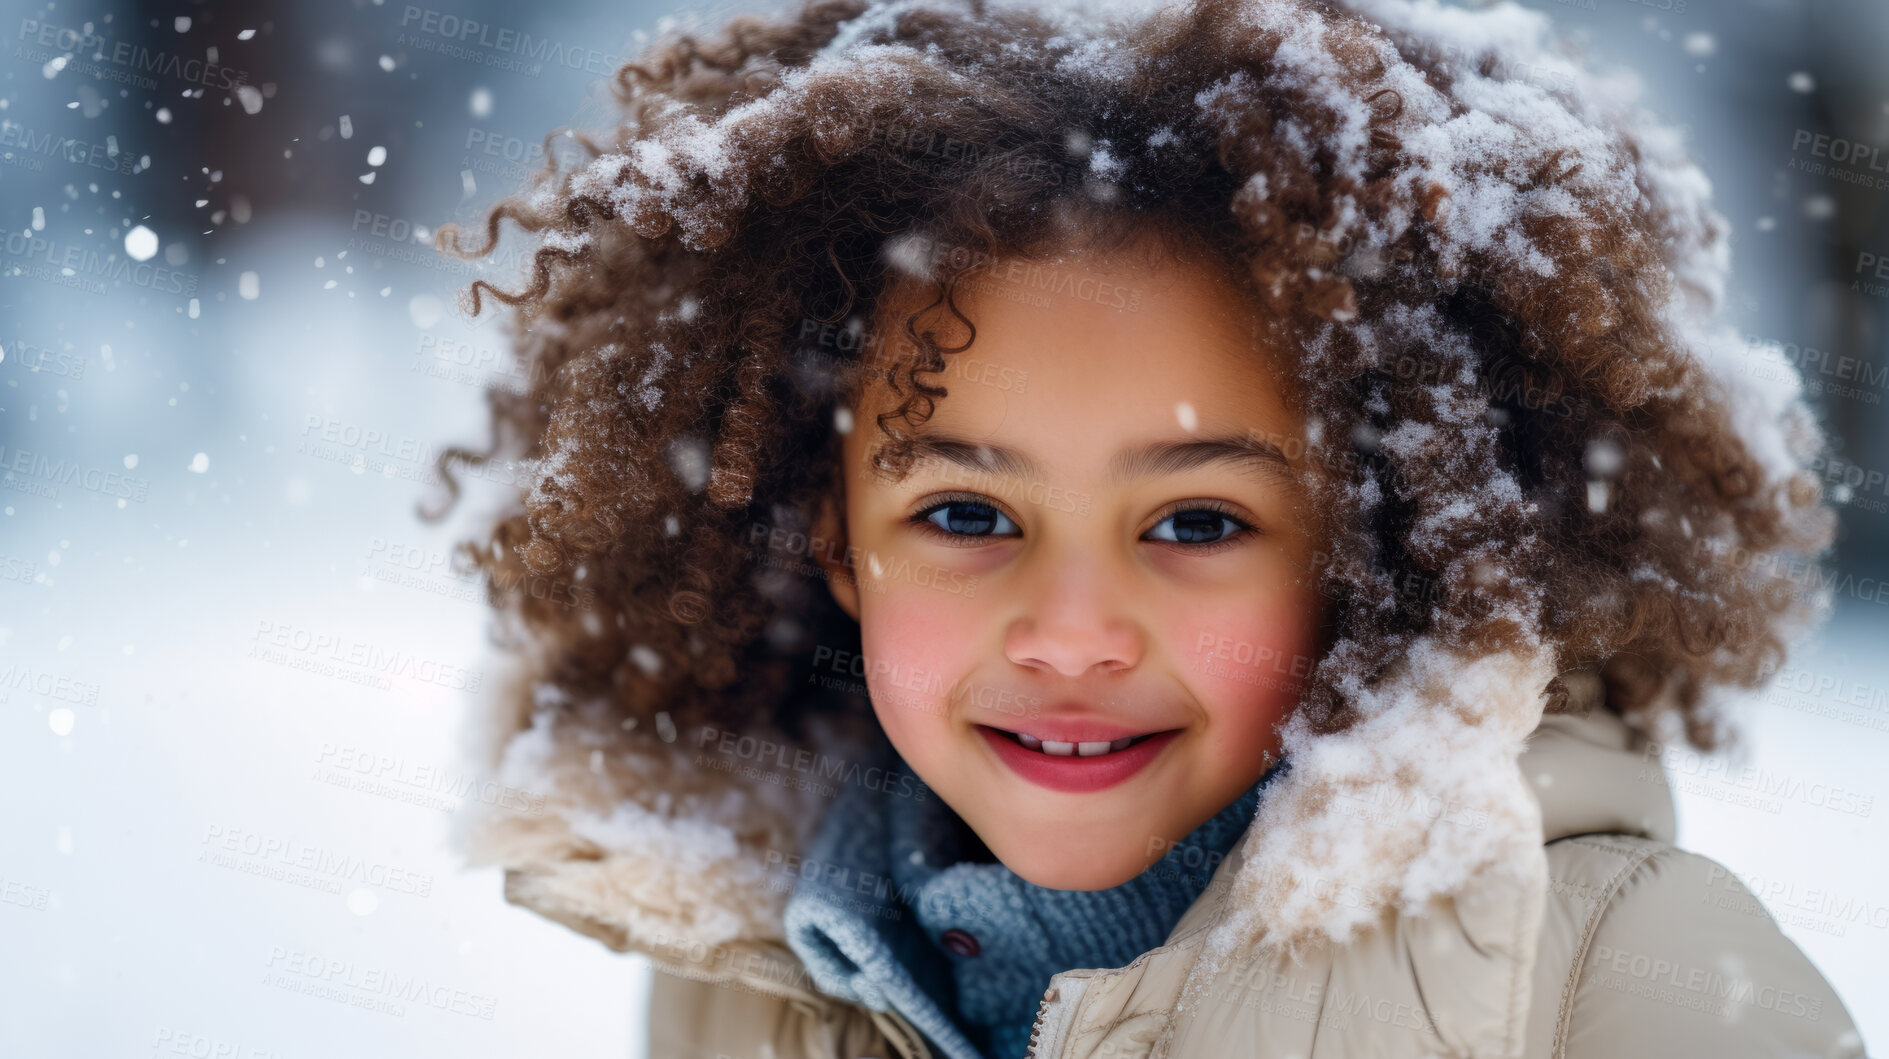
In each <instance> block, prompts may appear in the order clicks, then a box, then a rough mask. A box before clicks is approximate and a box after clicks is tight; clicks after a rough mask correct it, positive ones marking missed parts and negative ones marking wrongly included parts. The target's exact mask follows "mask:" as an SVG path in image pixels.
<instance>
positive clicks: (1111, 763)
mask: <svg viewBox="0 0 1889 1059" xmlns="http://www.w3.org/2000/svg"><path fill="white" fill-rule="evenodd" d="M1137 260H1139V258H1137ZM1030 269H1034V271H1031V270H1030ZM975 276H976V281H975V282H971V283H968V284H967V283H961V284H960V287H959V294H958V297H957V301H958V304H959V306H960V307H962V308H963V309H964V312H965V314H966V315H967V316H968V317H970V319H971V320H972V321H974V322H975V324H976V327H977V333H976V336H975V342H974V343H973V344H972V345H971V347H970V348H969V349H967V350H965V351H963V352H960V353H953V354H947V355H946V358H945V359H946V363H947V368H946V371H945V372H944V373H943V375H942V376H936V375H934V376H929V377H928V378H930V379H931V380H933V381H936V382H938V383H941V384H943V385H944V386H946V387H948V388H949V394H948V396H946V397H945V398H944V399H942V400H940V401H938V402H937V405H936V408H935V410H934V412H933V414H932V416H931V417H930V419H929V420H927V421H926V422H924V423H923V424H921V425H920V426H919V427H918V428H917V429H916V430H915V431H912V433H913V434H914V435H915V436H916V438H917V439H918V443H919V448H918V455H919V458H918V461H917V462H916V463H914V464H913V466H912V470H911V473H910V474H909V476H908V477H906V478H905V479H904V480H903V481H897V482H894V481H891V480H889V479H888V478H886V477H884V476H882V475H880V474H879V473H877V472H875V470H874V469H873V466H872V463H871V458H870V457H871V454H872V451H873V450H874V449H875V448H877V447H878V446H879V445H881V444H883V443H884V442H885V441H886V440H887V439H886V436H885V435H884V434H883V433H882V432H881V431H880V430H879V429H878V426H877V424H876V420H875V419H874V416H875V415H876V414H877V413H878V412H880V411H883V410H886V409H888V408H892V407H896V404H897V400H898V399H897V398H896V397H895V396H894V395H892V394H891V393H890V392H889V390H888V389H887V388H886V387H885V384H884V381H883V379H884V374H883V372H880V373H879V376H878V379H879V381H878V382H877V383H875V384H874V386H872V387H869V388H868V389H867V391H866V392H865V393H864V394H862V396H861V398H860V400H859V402H858V403H857V404H856V406H855V407H854V408H853V409H852V412H853V423H854V424H855V426H854V427H853V428H852V429H851V430H850V431H849V432H848V433H847V435H846V437H845V440H844V459H845V469H844V473H843V477H844V540H845V543H846V546H847V547H846V554H847V555H849V556H850V557H851V564H850V568H848V567H847V566H845V565H841V564H838V563H835V562H833V561H831V560H829V562H828V572H829V575H830V576H829V584H830V585H831V587H832V591H833V594H834V596H835V598H836V599H838V601H839V603H840V605H841V606H842V607H843V608H845V609H846V611H847V612H848V613H850V614H851V615H852V616H853V617H854V618H855V619H857V620H858V621H859V623H860V631H861V636H862V644H863V654H864V662H865V668H866V674H867V676H866V679H867V687H868V690H869V692H870V694H871V699H872V705H873V710H874V712H875V713H876V714H877V716H878V719H879V723H880V724H881V725H882V726H883V728H884V729H885V732H886V735H887V736H888V737H889V738H890V739H891V742H892V745H893V746H894V747H895V748H897V750H898V752H899V754H900V755H901V756H902V757H903V758H904V759H905V761H906V763H907V764H908V765H910V766H911V768H912V769H913V770H914V771H915V772H916V773H917V774H918V776H919V778H920V779H922V780H924V781H925V783H926V784H928V785H929V786H930V787H932V788H933V789H934V790H936V791H937V793H938V795H939V796H940V797H942V798H943V799H944V800H945V802H946V804H948V805H950V806H951V808H952V809H953V810H955V811H956V812H957V814H958V815H959V816H960V817H962V818H963V819H964V821H965V822H966V823H967V824H968V825H969V826H970V827H971V828H972V830H974V831H975V832H976V833H977V835H978V836H979V838H981V839H982V840H983V842H984V844H985V845H987V846H988V847H989V848H990V850H991V852H992V853H993V854H995V855H996V856H997V858H998V859H1000V860H1001V861H1002V862H1003V863H1004V864H1005V865H1006V866H1007V867H1009V868H1010V869H1011V870H1012V871H1014V872H1016V873H1017V874H1018V875H1020V876H1022V877H1023V878H1024V879H1027V880H1029V881H1030V882H1033V883H1036V884H1037V885H1040V886H1046V887H1053V888H1056V889H1066V890H1094V889H1103V888H1106V887H1111V886H1115V885H1118V884H1120V883H1123V882H1126V881H1127V880H1128V879H1130V878H1133V877H1134V876H1135V875H1137V874H1139V873H1140V872H1141V871H1143V870H1144V869H1146V868H1147V867H1148V866H1149V865H1151V864H1152V863H1154V861H1156V860H1158V859H1159V858H1160V857H1161V855H1162V854H1163V853H1165V852H1166V851H1167V850H1168V849H1169V848H1170V847H1171V846H1172V845H1173V844H1174V843H1176V842H1178V841H1179V840H1180V839H1182V838H1184V837H1185V836H1186V835H1187V834H1188V833H1189V832H1190V831H1192V830H1193V829H1194V828H1195V827H1197V826H1199V825H1200V824H1201V823H1203V822H1205V821H1206V820H1207V819H1208V818H1209V817H1211V816H1213V815H1214V814H1215V813H1217V812H1219V811H1220V810H1221V809H1223V808H1225V807H1226V805H1227V804H1228V803H1230V802H1232V801H1233V800H1234V799H1235V798H1237V797H1238V796H1239V795H1240V793H1241V792H1243V791H1245V790H1246V789H1247V788H1248V787H1250V786H1252V784H1253V783H1255V782H1256V781H1257V780H1258V779H1259V777H1260V776H1261V775H1262V774H1263V773H1264V772H1265V770H1266V769H1267V767H1268V766H1269V765H1270V764H1271V763H1272V762H1273V761H1274V760H1275V755H1276V754H1277V752H1278V749H1279V738H1278V735H1277V733H1276V732H1275V726H1276V725H1277V724H1278V723H1279V722H1280V721H1281V720H1283V719H1284V716H1285V714H1286V713H1287V712H1288V711H1289V710H1290V709H1291V707H1292V705H1293V703H1294V702H1295V701H1296V699H1297V696H1298V693H1299V690H1300V688H1301V685H1302V683H1303V680H1304V678H1305V677H1306V676H1307V675H1308V673H1309V670H1310V668H1311V665H1312V661H1313V654H1314V652H1315V651H1316V649H1317V641H1318V628H1319V623H1320V618H1321V600H1320V597H1319V594H1318V592H1317V590H1316V588H1315V586H1314V585H1313V583H1312V582H1311V579H1310V577H1309V576H1308V574H1307V571H1308V568H1309V567H1310V565H1311V563H1312V559H1313V554H1314V549H1315V548H1316V547H1317V546H1318V545H1317V542H1318V540H1319V539H1320V538H1319V534H1318V532H1317V531H1316V530H1315V529H1314V528H1313V527H1312V526H1310V525H1308V523H1307V517H1308V516H1307V515H1306V514H1305V513H1304V504H1303V500H1302V497H1301V495H1300V492H1299V490H1298V488H1297V486H1296V485H1295V483H1294V481H1293V479H1292V473H1291V472H1292V471H1293V470H1295V469H1296V467H1297V461H1298V459H1299V456H1300V454H1301V453H1302V452H1303V451H1304V446H1303V443H1302V435H1301V430H1302V423H1301V420H1300V418H1299V416H1298V415H1297V413H1296V412H1295V411H1294V410H1293V408H1292V407H1291V405H1290V403H1289V402H1288V401H1287V399H1286V396H1285V394H1284V392H1283V391H1282V388H1281V386H1280V385H1278V383H1277V382H1276V376H1275V374H1274V369H1273V365H1272V362H1271V359H1270V355H1269V354H1268V352H1267V351H1266V350H1265V349H1264V348H1263V344H1262V343H1261V342H1260V340H1259V338H1258V337H1257V331H1256V330H1255V328H1254V325H1253V319H1254V317H1253V310H1252V309H1251V308H1250V307H1249V305H1248V303H1247V302H1246V301H1245V299H1244V297H1243V296H1242V294H1241V293H1240V292H1239V290H1238V288H1237V287H1235V286H1233V284H1232V283H1231V281H1230V280H1228V279H1227V278H1225V277H1223V276H1222V275H1221V274H1219V273H1218V272H1217V271H1215V270H1214V269H1212V268H1209V267H1205V266H1203V265H1200V264H1195V263H1186V262H1181V261H1177V260H1174V259H1172V258H1162V259H1160V260H1159V261H1158V262H1157V263H1155V264H1153V265H1146V264H1126V263H1120V262H1113V261H1110V262H1105V261H1103V260H1100V259H1097V258H1093V257H1089V256H1083V255H1071V256H1066V257H1065V258H1064V259H1063V260H1062V261H1060V262H1058V263H1054V264H1038V265H1034V266H1029V267H1027V268H1026V266H1024V265H1023V264H1021V263H1019V264H1018V266H1017V267H1016V268H1015V269H1011V268H1010V267H1009V266H1008V265H1004V266H1001V267H998V268H994V269H990V270H986V271H983V272H979V273H976V274H975ZM966 286H969V287H970V290H969V291H968V292H967V291H965V290H964V288H965V287H966ZM905 293H906V294H907V295H909V294H910V291H906V292H905ZM929 300H930V299H929V297H928V296H927V297H925V298H924V300H921V301H912V300H910V298H909V297H903V298H901V297H897V296H894V295H888V297H887V298H886V300H885V307H884V310H883V311H882V312H881V313H880V314H879V315H878V324H879V329H878V330H875V331H874V332H873V336H874V338H875V340H876V339H878V338H880V337H881V336H885V335H889V334H896V333H897V330H896V328H897V326H898V325H900V324H902V323H903V321H904V319H905V314H906V313H908V312H910V311H911V310H912V309H915V308H919V307H921V306H923V305H924V304H925V302H926V301H929ZM1131 306H1132V308H1130V307H1131ZM916 326H917V330H919V331H920V332H923V331H924V330H925V329H926V328H931V329H933V330H935V331H937V332H938V334H937V341H938V342H939V343H940V344H941V345H944V346H947V347H948V346H954V345H959V344H962V342H963V341H964V338H965V337H966V332H965V331H964V328H963V325H962V324H961V323H959V322H957V321H955V320H954V318H952V317H950V316H948V315H946V314H945V313H943V312H942V311H940V310H936V309H934V310H932V311H931V312H929V313H927V314H926V315H925V316H923V317H921V318H920V320H919V321H918V322H917V325H916ZM886 344H890V343H889V342H888V343H886ZM824 520H825V521H824V525H823V526H822V528H821V529H820V530H818V531H816V532H820V533H821V534H822V535H823V536H824V537H825V538H826V539H828V540H833V539H835V537H836V536H837V531H838V529H839V527H838V525H837V519H836V516H835V513H834V512H833V511H831V510H829V511H828V512H826V513H825V516H824ZM1189 863H1198V862H1197V861H1190V862H1189Z"/></svg>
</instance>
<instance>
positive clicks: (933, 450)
mask: <svg viewBox="0 0 1889 1059" xmlns="http://www.w3.org/2000/svg"><path fill="white" fill-rule="evenodd" d="M890 444H891V443H890V442H884V443H881V445H880V450H883V449H885V448H887V447H889V446H890ZM877 455H878V452H875V453H874V456H875V457H876V456H877ZM912 455H913V457H914V462H915V464H916V463H923V462H932V461H937V462H943V463H948V464H954V465H956V466H959V467H963V468H966V469H967V470H972V471H978V472H980V473H983V474H987V475H992V476H996V477H1005V478H1041V477H1043V474H1042V468H1040V467H1039V466H1037V464H1036V461H1034V460H1032V459H1031V458H1030V457H1029V456H1027V455H1024V454H1023V453H1021V452H1018V451H1016V450H1015V449H1008V448H1005V447H1003V446H1002V445H991V444H986V443H983V442H975V441H968V440H966V439H964V438H960V437H958V436H956V435H953V434H945V433H926V434H919V435H917V436H915V437H913V438H912ZM874 462H876V460H875V461H874ZM1214 463H1225V464H1229V465H1232V466H1234V467H1236V468H1237V469H1239V470H1241V471H1244V472H1246V473H1248V474H1252V475H1254V476H1255V477H1257V478H1259V479H1261V480H1262V481H1265V482H1267V483H1269V484H1287V485H1290V484H1292V483H1293V481H1294V478H1293V475H1292V471H1291V467H1290V465H1289V464H1288V463H1287V462H1286V457H1285V453H1283V452H1281V451H1280V450H1279V446H1277V445H1274V444H1273V443H1272V442H1270V441H1264V440H1261V439H1259V438H1254V437H1248V436H1246V435H1243V434H1220V435H1210V436H1206V437H1199V438H1185V439H1181V440H1170V441H1153V442H1149V443H1147V444H1145V445H1140V446H1137V447H1135V448H1132V449H1124V450H1122V451H1121V452H1118V453H1116V454H1115V457H1114V458H1113V459H1111V460H1110V461H1109V465H1108V483H1109V484H1111V485H1118V484H1121V483H1122V482H1125V481H1128V480H1130V479H1134V478H1144V477H1152V476H1156V475H1164V474H1179V473H1181V472H1182V471H1189V470H1193V469H1195V468H1197V467H1204V466H1207V465H1208V464H1214Z"/></svg>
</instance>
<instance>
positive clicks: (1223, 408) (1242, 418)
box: [848, 252, 1299, 462]
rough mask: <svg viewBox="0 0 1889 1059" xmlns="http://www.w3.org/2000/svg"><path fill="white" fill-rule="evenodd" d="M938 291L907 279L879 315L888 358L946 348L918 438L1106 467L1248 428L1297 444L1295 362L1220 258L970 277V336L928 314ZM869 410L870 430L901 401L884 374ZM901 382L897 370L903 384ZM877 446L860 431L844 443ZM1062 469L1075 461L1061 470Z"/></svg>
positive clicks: (1078, 264)
mask: <svg viewBox="0 0 1889 1059" xmlns="http://www.w3.org/2000/svg"><path fill="white" fill-rule="evenodd" d="M935 297H936V287H935V286H934V285H931V284H927V283H922V282H917V283H910V282H908V283H901V284H899V285H897V286H896V287H895V288H894V289H893V290H891V291H889V292H888V294H887V296H886V298H884V299H883V300H882V302H881V305H880V308H879V311H878V313H877V314H876V319H875V327H876V328H877V329H878V334H880V335H882V336H884V337H885V340H884V341H883V342H881V343H879V344H878V345H879V349H880V350H881V351H882V352H881V355H882V356H883V354H884V351H891V350H897V349H900V348H907V349H909V346H908V345H906V343H909V341H910V340H909V338H902V337H901V336H903V335H904V332H905V327H906V318H907V315H908V314H910V313H913V312H914V311H917V312H918V313H919V315H918V316H917V318H916V319H914V320H913V321H912V323H911V327H912V330H914V331H916V332H918V333H920V334H922V333H924V332H925V331H927V330H930V331H932V332H933V334H934V340H935V341H936V342H937V343H938V344H939V345H940V346H943V347H945V348H947V349H949V348H952V347H955V346H959V345H963V344H964V343H965V342H966V341H967V340H969V342H970V344H969V346H968V347H967V348H965V349H963V350H961V351H959V352H950V353H946V354H945V355H944V360H945V370H944V371H943V372H942V373H941V374H932V375H922V376H920V378H921V380H924V381H927V382H933V383H936V384H938V385H942V386H944V387H945V388H946V390H947V391H948V392H947V395H946V396H945V397H943V398H941V399H939V400H938V401H937V402H936V404H935V406H934V408H933V411H932V415H931V416H930V418H929V419H928V420H926V422H925V424H924V425H922V426H921V427H919V428H918V429H919V432H920V433H923V432H924V431H925V430H927V429H932V430H940V431H945V430H948V431H949V432H950V433H952V434H955V435H961V436H971V437H980V438H981V437H990V438H1001V439H1002V440H1003V441H1004V443H1005V444H1007V445H1010V446H1013V447H1017V448H1023V449H1030V450H1039V449H1042V450H1054V451H1056V452H1060V453H1062V454H1063V455H1064V456H1066V457H1072V458H1073V457H1075V456H1077V455H1084V458H1089V457H1092V458H1093V459H1095V460H1098V461H1100V460H1105V459H1107V458H1108V457H1109V456H1110V455H1112V454H1113V453H1114V452H1115V451H1116V449H1117V448H1119V447H1120V446H1121V445H1122V444H1124V443H1125V442H1127V441H1134V440H1147V439H1152V438H1156V437H1163V438H1165V437H1175V436H1184V435H1188V434H1195V433H1198V434H1224V433H1238V432H1249V433H1257V434H1270V435H1276V436H1295V435H1296V434H1297V430H1298V423H1299V420H1298V418H1297V416H1296V415H1295V413H1294V412H1293V410H1292V409H1291V408H1290V406H1289V401H1288V399H1287V396H1286V393H1285V391H1284V390H1283V389H1282V383H1281V380H1282V379H1283V378H1284V377H1285V372H1284V370H1283V369H1284V368H1285V365H1284V364H1282V363H1281V361H1280V358H1279V357H1278V356H1277V354H1276V351H1275V349H1274V347H1273V346H1272V345H1271V344H1270V343H1269V342H1268V341H1267V340H1266V339H1265V337H1264V335H1263V333H1262V328H1261V326H1260V323H1261V319H1260V316H1259V314H1258V312H1257V310H1256V309H1255V308H1254V306H1253V305H1252V303H1251V301H1250V299H1249V298H1248V297H1247V296H1246V294H1245V292H1244V291H1243V290H1242V289H1241V287H1240V285H1239V284H1238V282H1237V281H1236V280H1235V278H1234V277H1232V276H1231V275H1229V274H1228V273H1227V272H1226V270H1225V269H1224V268H1222V267H1219V266H1218V265H1217V264H1216V263H1215V262H1212V261H1208V260H1205V259H1201V258H1193V257H1189V258H1175V257H1170V256H1167V255H1166V254H1150V253H1139V252H1138V253H1133V254H1121V255H1116V256H1112V257H1109V258H1102V257H1098V256H1093V255H1086V254H1063V255H1060V256H1058V257H1046V258H1038V259H1030V260H1024V259H1003V260H999V261H997V262H995V263H993V264H992V265H991V266H990V267H988V268H986V269H984V270H981V271H979V272H976V273H972V274H970V275H969V276H967V277H965V278H963V279H960V280H959V283H958V286H957V289H956V291H955V293H954V297H953V301H954V302H955V303H956V305H957V306H958V308H959V309H960V310H961V312H962V313H963V315H964V316H965V317H967V318H968V319H969V321H970V324H971V325H973V326H974V327H975V332H974V333H973V332H972V330H971V329H970V327H969V326H967V325H966V324H965V322H964V321H963V320H961V319H958V318H957V317H955V316H953V315H952V314H951V313H950V312H949V311H947V310H946V309H945V307H944V306H942V305H938V306H930V305H929V303H930V302H931V301H932V300H933V299H934V298H935ZM871 378H872V382H871V384H870V386H869V389H868V391H867V393H866V394H865V395H863V397H862V400H861V410H862V412H863V413H864V414H862V415H861V416H859V418H858V420H857V421H858V422H860V423H862V424H866V425H868V426H870V425H872V424H873V423H874V420H873V419H872V418H871V417H872V416H873V415H875V414H877V413H878V412H880V411H885V410H888V409H892V408H896V407H897V406H898V404H899V402H900V400H901V399H902V398H901V396H900V395H898V394H894V393H892V392H891V390H890V388H889V387H888V386H887V385H886V383H885V372H884V370H883V365H882V366H881V367H880V369H879V370H877V371H875V372H874V373H873V374H872V376H871ZM902 378H903V374H902V373H901V379H902ZM881 440H883V436H882V435H880V434H879V432H878V431H877V430H876V429H873V430H865V431H860V430H856V431H854V432H853V433H852V435H851V436H849V438H848V444H849V447H852V448H854V449H855V450H861V449H863V448H864V447H865V446H868V445H872V444H875V443H876V442H878V441H881ZM1065 462H1067V461H1065Z"/></svg>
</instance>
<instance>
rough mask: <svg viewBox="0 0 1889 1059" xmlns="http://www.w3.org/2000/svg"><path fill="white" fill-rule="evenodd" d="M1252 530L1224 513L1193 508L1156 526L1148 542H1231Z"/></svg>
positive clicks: (1151, 531) (1148, 537)
mask: <svg viewBox="0 0 1889 1059" xmlns="http://www.w3.org/2000/svg"><path fill="white" fill-rule="evenodd" d="M1251 528H1252V527H1250V526H1248V525H1247V524H1246V523H1244V522H1242V521H1240V520H1239V519H1237V518H1234V517H1233V516H1232V515H1229V514H1227V513H1226V512H1224V511H1218V510H1216V509H1214V508H1210V507H1190V508H1186V509H1183V510H1180V511H1176V512H1174V513H1173V514H1172V515H1169V516H1168V517H1166V518H1164V519H1162V520H1161V521H1159V522H1157V523H1155V524H1154V527H1153V528H1152V529H1150V530H1149V531H1148V536H1147V538H1146V539H1148V540H1157V541H1169V542H1172V543H1174V544H1193V545H1203V544H1220V543H1231V542H1232V539H1233V538H1235V537H1237V536H1239V535H1240V534H1241V533H1243V532H1245V531H1247V530H1250V529H1251Z"/></svg>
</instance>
